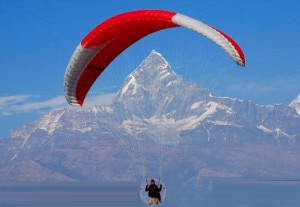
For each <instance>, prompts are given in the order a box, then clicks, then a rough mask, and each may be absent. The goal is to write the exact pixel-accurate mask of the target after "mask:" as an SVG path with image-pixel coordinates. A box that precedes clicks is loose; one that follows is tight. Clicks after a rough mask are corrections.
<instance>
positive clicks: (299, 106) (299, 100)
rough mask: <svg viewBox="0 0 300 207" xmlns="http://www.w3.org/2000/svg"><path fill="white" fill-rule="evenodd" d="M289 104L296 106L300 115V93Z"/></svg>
mask: <svg viewBox="0 0 300 207" xmlns="http://www.w3.org/2000/svg"><path fill="white" fill-rule="evenodd" d="M289 106H290V107H293V108H295V109H296V111H297V113H298V114H299V115H300V94H299V95H298V96H297V97H296V98H295V99H294V100H293V101H292V102H291V103H290V105H289Z"/></svg>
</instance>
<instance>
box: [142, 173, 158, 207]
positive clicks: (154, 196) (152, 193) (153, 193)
mask: <svg viewBox="0 0 300 207" xmlns="http://www.w3.org/2000/svg"><path fill="white" fill-rule="evenodd" d="M146 183H147V185H146V188H145V191H148V196H149V197H150V198H151V199H150V200H149V205H152V204H158V203H159V202H161V196H160V191H161V189H162V184H159V183H160V178H159V181H158V185H159V187H158V186H157V185H155V181H154V179H151V181H150V185H149V184H148V180H147V179H146Z"/></svg>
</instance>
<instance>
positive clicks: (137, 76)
mask: <svg viewBox="0 0 300 207" xmlns="http://www.w3.org/2000/svg"><path fill="white" fill-rule="evenodd" d="M176 78H178V76H177V75H176V73H175V72H174V71H173V70H172V69H171V66H170V64H169V63H168V62H167V61H166V60H165V58H164V57H163V56H162V55H161V54H160V53H158V52H157V51H155V50H152V51H151V52H150V54H149V55H148V56H147V58H146V59H145V60H143V62H142V63H141V64H140V65H139V66H138V67H137V68H136V69H135V70H134V71H133V72H132V73H131V74H129V75H128V76H127V78H126V79H125V81H124V82H123V86H122V87H121V89H120V90H119V92H118V95H117V96H118V97H123V96H124V95H135V94H136V93H137V91H140V90H145V88H147V89H148V90H149V89H155V90H156V89H158V88H159V87H160V86H161V85H163V84H166V83H168V82H169V81H170V80H172V79H176Z"/></svg>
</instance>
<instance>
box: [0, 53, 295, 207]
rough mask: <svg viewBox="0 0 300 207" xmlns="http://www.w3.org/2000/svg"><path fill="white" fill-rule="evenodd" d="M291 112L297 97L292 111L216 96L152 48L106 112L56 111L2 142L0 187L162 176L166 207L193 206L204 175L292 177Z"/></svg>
mask: <svg viewBox="0 0 300 207" xmlns="http://www.w3.org/2000/svg"><path fill="white" fill-rule="evenodd" d="M299 109H300V99H299V96H298V97H297V98H296V99H295V100H294V101H293V102H292V103H291V104H290V106H286V105H281V104H279V105H278V104H277V105H267V106H266V105H258V104H255V103H252V102H251V101H248V100H239V99H235V98H229V97H216V96H214V95H213V94H212V93H211V92H210V91H209V90H208V89H206V88H203V87H201V86H199V85H196V84H193V83H190V82H187V81H186V80H184V77H182V76H179V75H177V74H176V73H175V72H174V71H173V70H172V68H171V66H170V65H169V63H168V62H167V61H166V60H165V59H164V58H163V56H162V55H161V54H159V53H158V52H156V51H154V50H153V51H151V53H150V54H149V56H148V57H147V58H146V59H145V60H144V61H143V62H142V63H141V64H140V65H139V66H138V67H137V68H136V69H135V70H134V71H133V72H132V73H131V74H129V75H128V76H127V78H126V79H125V80H124V82H123V85H122V87H121V88H120V90H119V91H118V93H117V95H116V97H115V99H114V101H113V103H112V104H111V105H110V106H95V107H93V108H90V109H88V110H81V111H72V110H68V109H59V110H54V111H51V112H49V113H47V114H45V115H43V116H42V117H41V118H40V119H38V120H36V121H35V122H33V123H28V124H26V125H24V126H23V127H22V128H21V129H18V130H15V131H14V132H13V133H12V134H11V137H10V138H9V139H1V140H0V150H1V152H2V153H1V159H0V160H1V161H0V179H1V180H18V181H21V180H30V181H33V180H34V181H45V180H68V181H71V180H97V181H129V180H133V181H137V182H140V181H142V180H143V177H145V176H147V177H149V176H150V177H159V176H162V178H164V183H166V184H167V185H168V194H167V195H169V197H170V199H169V200H168V199H166V203H167V204H170V205H173V204H178V206H180V204H184V203H185V205H187V204H186V201H187V200H188V202H189V203H190V205H187V206H195V205H196V204H199V203H201V202H204V203H205V202H206V200H205V199H206V198H205V195H206V192H207V190H208V189H209V188H210V187H209V179H210V178H212V177H284V178H289V177H297V176H299V174H300V166H299V160H300V151H299V149H300V144H299V143H300V115H299V111H300V110H299ZM174 181H176V182H174ZM178 187H179V188H180V189H181V191H180V192H178V190H176V188H178ZM172 198H177V199H176V200H172ZM167 206H168V205H167Z"/></svg>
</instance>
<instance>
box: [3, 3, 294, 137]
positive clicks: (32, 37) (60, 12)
mask: <svg viewBox="0 0 300 207" xmlns="http://www.w3.org/2000/svg"><path fill="white" fill-rule="evenodd" d="M0 5H1V6H0V19H1V21H0V37H1V48H0V71H1V75H0V84H1V87H0V138H5V137H8V136H9V135H10V133H11V131H12V130H15V129H19V128H21V127H22V126H23V125H24V124H26V123H30V122H33V121H35V120H37V119H38V118H39V117H41V116H42V115H43V114H45V113H47V112H49V111H51V110H54V109H59V108H72V107H71V106H69V105H68V104H67V102H66V100H65V98H64V90H63V82H64V73H65V69H66V66H67V64H68V62H69V60H70V57H71V55H72V53H73V52H74V50H75V48H76V46H77V45H78V44H79V42H80V41H81V40H82V39H83V37H84V36H85V35H86V34H87V33H88V32H89V31H91V30H92V29H93V28H94V27H95V26H96V25H98V24H100V23H101V22H102V21H104V20H106V19H108V18H110V17H112V16H114V15H116V14H119V13H122V12H126V11H131V10H138V9H163V10H169V11H175V12H178V13H181V14H184V15H187V16H190V17H192V18H195V19H198V20H200V21H203V22H205V23H207V24H209V25H211V26H214V27H216V28H218V29H220V30H221V31H223V32H225V33H226V34H227V35H229V36H231V37H232V38H233V39H234V40H235V41H236V42H237V43H238V44H239V45H240V47H241V48H242V50H243V51H244V54H245V57H246V66H245V67H244V68H242V67H239V66H237V65H236V64H235V63H234V62H233V61H232V60H231V59H230V58H229V57H228V56H227V54H225V53H224V52H223V51H222V50H221V49H220V48H218V47H217V46H215V45H214V44H213V43H212V42H211V41H209V40H208V39H206V38H204V37H203V36H200V35H198V34H196V33H195V32H193V31H190V30H188V29H185V28H172V29H168V30H164V31H159V32H156V33H154V34H151V35H149V36H147V37H145V38H144V39H142V40H140V41H139V42H137V43H136V44H134V45H133V46H131V47H130V48H128V49H127V50H126V51H124V53H122V54H121V55H120V56H119V57H117V58H116V59H115V60H114V61H113V62H112V63H111V65H109V67H108V68H107V70H106V71H105V72H104V73H103V75H102V76H101V77H100V78H99V79H98V80H97V83H96V84H95V86H93V88H92V89H91V91H90V92H89V94H88V97H87V99H86V100H85V104H84V107H91V106H93V105H95V104H98V105H101V104H109V103H110V101H111V100H112V98H113V95H114V94H115V93H116V92H117V90H118V89H119V88H120V87H121V84H122V81H123V80H124V78H125V77H126V76H127V75H128V74H129V73H130V72H131V71H132V70H134V69H135V68H136V67H137V66H138V65H139V64H140V63H141V61H142V60H143V59H145V58H146V57H147V55H148V54H149V53H150V52H151V50H152V49H154V50H156V51H157V52H159V53H161V54H162V55H163V56H164V57H165V59H166V60H167V61H168V62H169V63H170V65H171V67H172V69H173V70H174V71H175V72H176V73H177V74H179V75H182V76H183V77H184V78H185V79H187V80H189V81H192V82H196V83H197V84H200V85H203V86H204V87H206V88H208V89H209V90H211V91H212V93H213V94H214V95H216V96H226V97H232V98H238V99H246V100H250V101H252V102H254V103H256V104H262V105H273V104H285V105H288V104H289V103H290V102H291V101H293V100H294V99H295V98H296V97H297V95H298V94H300V83H299V80H300V67H299V65H298V61H299V60H300V40H299V37H300V12H299V11H300V1H298V0H286V1H282V0H251V1H248V0H226V1H223V0H189V1H183V0H182V1H175V0H172V1H169V0H151V1H150V0H148V1H146V0H145V1H141V0H126V1H120V0H119V1H104V0H88V1H87V0H72V1H71V0H43V1H40V0H14V1H11V0H0Z"/></svg>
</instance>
